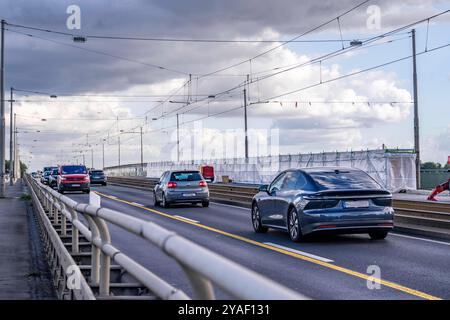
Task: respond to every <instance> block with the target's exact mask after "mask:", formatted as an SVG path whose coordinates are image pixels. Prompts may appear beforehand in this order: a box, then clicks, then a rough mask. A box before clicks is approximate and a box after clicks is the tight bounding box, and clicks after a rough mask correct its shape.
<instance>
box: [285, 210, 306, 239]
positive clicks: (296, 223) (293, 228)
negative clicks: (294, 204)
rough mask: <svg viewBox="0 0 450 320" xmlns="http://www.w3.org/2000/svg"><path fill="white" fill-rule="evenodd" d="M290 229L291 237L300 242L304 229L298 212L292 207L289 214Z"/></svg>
mask: <svg viewBox="0 0 450 320" xmlns="http://www.w3.org/2000/svg"><path fill="white" fill-rule="evenodd" d="M288 231H289V237H290V238H291V240H292V241H294V242H298V241H300V240H302V238H303V235H302V230H301V228H300V219H299V218H298V212H297V210H295V208H292V209H291V210H290V211H289V215H288Z"/></svg>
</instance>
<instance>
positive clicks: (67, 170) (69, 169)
mask: <svg viewBox="0 0 450 320" xmlns="http://www.w3.org/2000/svg"><path fill="white" fill-rule="evenodd" d="M61 173H62V174H86V173H87V170H86V167H85V166H63V167H61Z"/></svg>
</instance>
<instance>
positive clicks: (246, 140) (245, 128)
mask: <svg viewBox="0 0 450 320" xmlns="http://www.w3.org/2000/svg"><path fill="white" fill-rule="evenodd" d="M244 131H245V159H246V160H248V134H247V90H246V89H244Z"/></svg>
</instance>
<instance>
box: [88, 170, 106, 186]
mask: <svg viewBox="0 0 450 320" xmlns="http://www.w3.org/2000/svg"><path fill="white" fill-rule="evenodd" d="M89 177H90V179H91V184H101V185H103V186H106V184H107V182H106V175H105V173H104V172H103V170H93V169H92V170H90V171H89Z"/></svg>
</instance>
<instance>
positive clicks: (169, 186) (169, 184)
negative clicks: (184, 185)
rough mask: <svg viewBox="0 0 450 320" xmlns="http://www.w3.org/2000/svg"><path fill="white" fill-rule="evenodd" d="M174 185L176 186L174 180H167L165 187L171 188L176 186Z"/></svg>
mask: <svg viewBox="0 0 450 320" xmlns="http://www.w3.org/2000/svg"><path fill="white" fill-rule="evenodd" d="M176 187H177V183H176V182H173V181H169V182H168V183H167V188H169V189H173V188H176Z"/></svg>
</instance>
